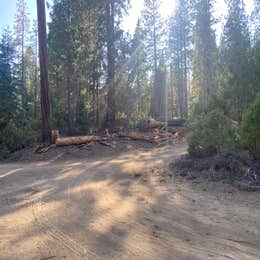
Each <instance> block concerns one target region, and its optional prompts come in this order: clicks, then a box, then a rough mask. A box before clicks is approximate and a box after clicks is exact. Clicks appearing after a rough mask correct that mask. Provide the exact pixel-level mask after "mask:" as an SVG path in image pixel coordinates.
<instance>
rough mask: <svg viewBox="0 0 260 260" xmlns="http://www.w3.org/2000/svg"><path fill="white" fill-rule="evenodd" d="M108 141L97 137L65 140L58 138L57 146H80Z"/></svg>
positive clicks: (68, 138) (90, 136)
mask: <svg viewBox="0 0 260 260" xmlns="http://www.w3.org/2000/svg"><path fill="white" fill-rule="evenodd" d="M106 139H107V138H106V137H102V136H95V135H89V136H74V137H64V138H58V139H57V140H56V145H57V146H67V145H80V144H87V143H91V142H99V141H105V140H106Z"/></svg>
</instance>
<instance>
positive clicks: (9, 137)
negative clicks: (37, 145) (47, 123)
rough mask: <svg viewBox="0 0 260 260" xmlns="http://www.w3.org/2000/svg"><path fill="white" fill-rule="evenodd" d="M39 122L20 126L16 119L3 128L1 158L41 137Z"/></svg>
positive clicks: (0, 137) (0, 147) (0, 138)
mask: <svg viewBox="0 0 260 260" xmlns="http://www.w3.org/2000/svg"><path fill="white" fill-rule="evenodd" d="M35 124H37V123H35V122H33V125H31V124H28V125H27V126H20V125H17V124H16V123H15V121H14V120H10V121H9V122H8V123H7V125H6V126H5V127H4V128H3V129H1V134H0V144H1V145H0V159H1V158H6V157H7V156H8V155H9V154H10V153H12V152H15V151H17V150H19V149H22V148H24V147H26V146H28V145H30V144H32V143H33V142H36V141H37V140H38V139H39V132H40V131H39V129H33V128H32V127H35V128H36V125H35Z"/></svg>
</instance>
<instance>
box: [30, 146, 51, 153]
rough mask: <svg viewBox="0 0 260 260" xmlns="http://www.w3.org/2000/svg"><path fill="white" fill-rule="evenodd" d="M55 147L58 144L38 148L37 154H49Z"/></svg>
mask: <svg viewBox="0 0 260 260" xmlns="http://www.w3.org/2000/svg"><path fill="white" fill-rule="evenodd" d="M54 147H56V144H52V145H49V146H44V147H38V148H37V149H36V150H35V153H47V152H48V151H49V150H50V149H52V148H54Z"/></svg>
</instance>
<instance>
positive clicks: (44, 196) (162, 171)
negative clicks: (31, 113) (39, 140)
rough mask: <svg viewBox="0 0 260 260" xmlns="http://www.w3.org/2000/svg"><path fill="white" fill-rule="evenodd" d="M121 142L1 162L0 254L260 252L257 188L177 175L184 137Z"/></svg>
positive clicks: (207, 255)
mask: <svg viewBox="0 0 260 260" xmlns="http://www.w3.org/2000/svg"><path fill="white" fill-rule="evenodd" d="M117 147H118V150H116V149H112V148H109V147H104V146H101V145H98V146H95V147H93V148H90V147H70V148H59V149H54V150H50V151H49V152H48V153H46V154H41V155H34V154H33V153H29V151H27V150H25V151H23V152H19V154H16V155H14V156H13V158H11V161H9V162H2V163H1V164H0V233H1V234H0V259H41V260H48V259H243V260H246V259H259V255H260V218H259V216H260V193H259V192H246V191H239V190H237V189H236V188H234V187H232V186H230V185H229V184H226V183H223V182H214V183H213V182H207V181H198V180H187V179H184V178H180V177H175V176H174V174H173V173H172V172H171V171H170V170H169V164H170V163H171V162H172V161H173V160H175V159H178V158H179V157H180V156H182V155H184V154H186V150H187V147H186V144H184V143H179V144H177V143H176V144H174V145H166V146H162V147H157V146H153V145H151V144H145V145H144V144H143V143H142V144H141V143H139V142H132V141H131V142H127V141H124V142H122V143H120V144H117Z"/></svg>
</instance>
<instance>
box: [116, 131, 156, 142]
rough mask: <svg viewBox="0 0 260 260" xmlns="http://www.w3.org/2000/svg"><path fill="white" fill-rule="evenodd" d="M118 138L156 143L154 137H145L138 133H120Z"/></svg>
mask: <svg viewBox="0 0 260 260" xmlns="http://www.w3.org/2000/svg"><path fill="white" fill-rule="evenodd" d="M118 136H119V137H125V138H129V139H132V140H140V141H146V142H150V143H152V142H155V139H154V137H152V136H148V135H144V134H141V133H137V132H119V133H118Z"/></svg>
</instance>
